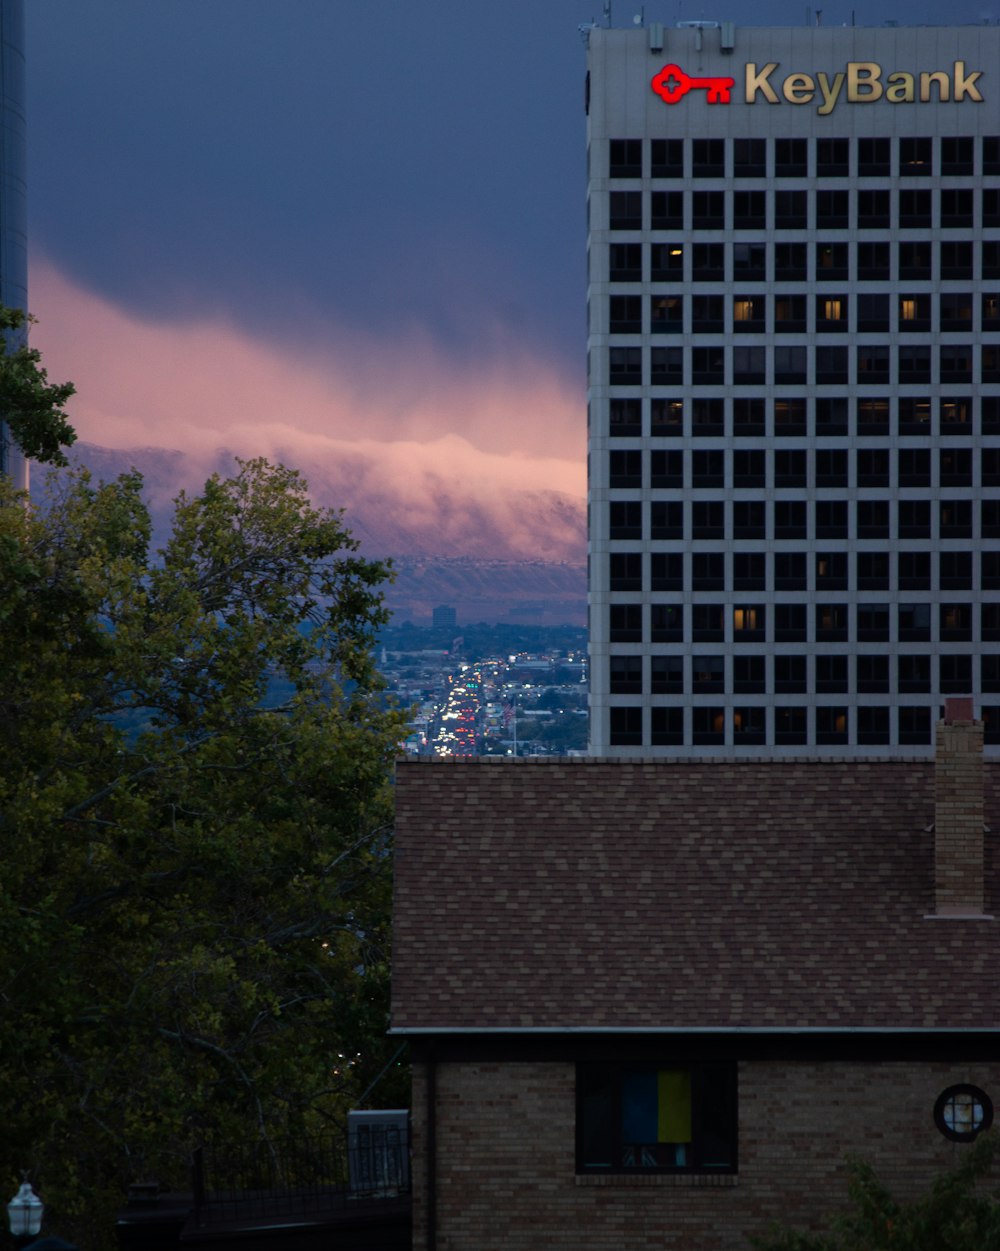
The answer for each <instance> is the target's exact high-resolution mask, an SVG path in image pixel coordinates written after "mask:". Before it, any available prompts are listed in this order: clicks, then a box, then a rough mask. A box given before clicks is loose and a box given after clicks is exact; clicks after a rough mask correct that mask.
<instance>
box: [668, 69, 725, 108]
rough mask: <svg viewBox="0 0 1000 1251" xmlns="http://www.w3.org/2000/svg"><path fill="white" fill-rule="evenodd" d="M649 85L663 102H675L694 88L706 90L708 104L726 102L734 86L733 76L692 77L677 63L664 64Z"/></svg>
mask: <svg viewBox="0 0 1000 1251" xmlns="http://www.w3.org/2000/svg"><path fill="white" fill-rule="evenodd" d="M651 86H652V88H653V90H654V91H655V92H656V94H657V95H658V96H659V97H660V99H661V100H662V101H663V103H664V104H676V103H677V101H678V100H679V99H680V98H681V96H686V95H687V93H688V92H689V91H691V90H693V89H694V88H698V89H699V90H701V91H706V92H708V101H707V102H708V103H709V104H728V103H729V92H730V90H731V89H732V88H733V87H735V86H736V79H735V78H692V77H691V76H690V75H689V74H685V73H684V71H683V70H682V69H681V67H680V66H679V65H664V67H663V69H661V70H660V72H659V73H658V74H657V75H656V76H655V77H654V79H653V81H652V83H651Z"/></svg>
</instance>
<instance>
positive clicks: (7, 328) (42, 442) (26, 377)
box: [0, 306, 76, 465]
mask: <svg viewBox="0 0 1000 1251" xmlns="http://www.w3.org/2000/svg"><path fill="white" fill-rule="evenodd" d="M33 320H34V318H32V317H28V316H27V315H26V314H25V313H24V312H22V310H21V309H19V308H4V307H3V306H0V332H3V333H2V335H0V421H3V422H6V423H7V426H8V428H9V430H10V432H11V434H12V435H13V436H14V440H15V442H16V443H17V445H18V447H19V448H20V449H21V451H22V452H23V453H24V454H25V456H27V457H29V458H30V459H31V460H37V461H40V462H41V463H42V464H47V465H65V464H66V457H65V455H64V453H63V451H62V449H63V448H64V447H70V446H71V445H72V444H73V443H75V442H76V432H75V431H74V429H73V427H72V426H71V425H70V424H69V420H68V418H67V416H66V414H65V412H64V411H63V406H64V405H65V403H66V401H67V400H68V399H69V398H70V396H71V395H74V394H75V392H76V388H75V387H74V386H73V384H72V383H71V382H63V383H54V382H49V378H48V374H47V373H46V371H45V370H44V369H43V368H42V365H41V354H40V353H39V352H38V351H36V349H34V348H29V347H28V345H27V343H26V342H25V341H24V337H23V333H22V332H23V331H24V330H25V329H26V327H27V325H28V323H29V322H31V321H33Z"/></svg>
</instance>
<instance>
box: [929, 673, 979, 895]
mask: <svg viewBox="0 0 1000 1251" xmlns="http://www.w3.org/2000/svg"><path fill="white" fill-rule="evenodd" d="M983 816H984V808H983V723H982V721H977V720H976V719H975V713H974V712H973V707H972V699H971V698H962V699H949V700H946V701H945V712H944V719H943V720H942V721H939V722H938V725H937V749H936V753H935V760H934V910H935V915H936V916H939V917H973V916H982V915H983V910H984V872H983Z"/></svg>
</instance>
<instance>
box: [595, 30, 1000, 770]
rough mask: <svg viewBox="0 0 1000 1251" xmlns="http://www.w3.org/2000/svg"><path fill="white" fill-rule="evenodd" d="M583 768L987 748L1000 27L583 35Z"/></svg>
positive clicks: (997, 377)
mask: <svg viewBox="0 0 1000 1251" xmlns="http://www.w3.org/2000/svg"><path fill="white" fill-rule="evenodd" d="M588 137H589V200H588V211H589V266H590V270H589V275H590V276H589V291H588V299H589V351H588V362H589V439H590V500H589V515H590V522H589V524H590V586H591V608H590V614H591V615H590V633H591V650H592V666H591V681H592V708H591V750H592V751H594V752H599V753H601V754H608V755H622V754H629V753H635V752H641V753H642V754H646V755H656V754H671V755H675V754H678V753H684V754H713V753H721V752H727V753H733V752H735V753H739V752H742V751H747V752H756V753H759V752H760V751H761V750H762V749H767V750H768V751H769V752H775V753H787V754H801V753H808V754H823V753H827V754H837V755H844V754H858V755H862V754H877V755H897V754H900V755H901V754H920V753H921V752H922V751H928V752H929V751H930V750H931V748H930V744H931V738H932V725H933V722H934V721H935V720H936V718H937V716H938V713H939V709H940V706H941V704H942V703H943V700H944V697H945V696H946V695H947V694H952V693H958V694H973V695H974V697H975V702H976V711H977V713H979V711H980V710H981V711H982V715H983V716H984V718H985V720H986V725H987V732H986V733H987V743H988V744H989V745H990V746H988V748H987V750H991V749H992V750H994V751H995V750H997V747H998V745H1000V27H998V26H996V25H992V26H978V27H971V26H970V27H961V28H954V27H952V28H947V27H940V28H934V27H920V28H902V27H881V28H876V29H870V28H863V27H845V28H836V29H834V28H821V27H810V26H804V27H802V28H784V29H771V28H757V29H753V28H746V27H733V26H732V25H731V24H729V23H721V24H715V23H683V24H682V25H681V26H680V27H678V28H669V27H668V28H664V27H662V26H657V25H653V26H648V27H645V28H638V29H630V30H612V29H594V30H592V31H591V32H590V37H589V72H588Z"/></svg>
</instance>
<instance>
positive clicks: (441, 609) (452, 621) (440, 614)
mask: <svg viewBox="0 0 1000 1251" xmlns="http://www.w3.org/2000/svg"><path fill="white" fill-rule="evenodd" d="M431 620H432V621H433V623H434V625H436V626H453V625H456V624H457V622H458V615H457V613H456V612H455V609H454V608H452V606H451V605H450V604H438V606H437V608H435V609H434V610H433V613H432V615H431Z"/></svg>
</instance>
